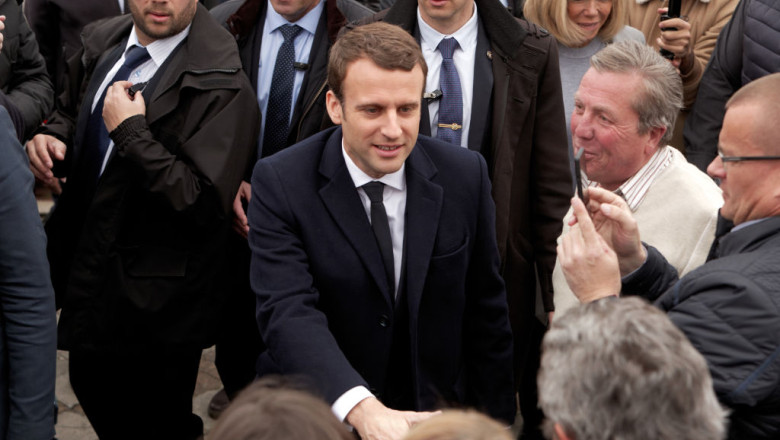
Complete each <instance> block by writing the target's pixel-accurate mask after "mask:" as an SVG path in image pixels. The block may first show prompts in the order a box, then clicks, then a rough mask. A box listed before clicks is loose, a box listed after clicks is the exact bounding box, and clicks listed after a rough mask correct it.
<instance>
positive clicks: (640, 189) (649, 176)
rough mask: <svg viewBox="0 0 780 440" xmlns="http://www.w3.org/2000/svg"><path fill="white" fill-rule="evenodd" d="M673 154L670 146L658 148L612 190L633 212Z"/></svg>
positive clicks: (670, 161)
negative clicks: (634, 172)
mask: <svg viewBox="0 0 780 440" xmlns="http://www.w3.org/2000/svg"><path fill="white" fill-rule="evenodd" d="M673 154H674V153H673V152H672V147H670V146H665V147H663V148H659V149H658V150H656V152H655V153H653V155H652V157H650V160H648V161H647V163H646V164H644V166H642V168H640V169H639V171H637V172H636V174H634V175H633V176H631V177H630V178H629V179H628V180H626V181H625V182H623V184H622V185H620V187H618V189H616V190H615V191H613V192H614V193H615V194H618V195H620V196H621V197H623V198H624V199H625V200H626V203H627V204H628V207H629V208H630V209H631V212H635V211H636V210H637V209H638V208H639V204H640V203H642V200H644V198H645V195H647V190H648V189H650V187H651V186H652V185H653V182H655V179H656V178H657V177H658V176H659V175H660V174H661V172H662V171H663V170H665V169H666V167H667V166H669V164H670V163H672V157H673ZM583 180H585V182H586V184H587V185H588V186H599V185H598V183H596V182H589V181H587V180H586V179H585V178H584V177H583Z"/></svg>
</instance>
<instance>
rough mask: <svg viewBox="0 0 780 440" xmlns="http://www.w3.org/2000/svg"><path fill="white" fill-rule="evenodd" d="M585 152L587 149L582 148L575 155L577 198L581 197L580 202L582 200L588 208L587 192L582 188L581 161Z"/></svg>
mask: <svg viewBox="0 0 780 440" xmlns="http://www.w3.org/2000/svg"><path fill="white" fill-rule="evenodd" d="M584 152H585V149H584V148H580V151H578V152H577V154H575V155H574V179H575V180H576V181H577V182H576V183H577V197H579V198H580V200H582V201H583V202H584V203H585V205H586V206H587V204H588V199H587V198H586V195H585V190H584V189H583V188H582V171H580V159H581V158H582V153H584Z"/></svg>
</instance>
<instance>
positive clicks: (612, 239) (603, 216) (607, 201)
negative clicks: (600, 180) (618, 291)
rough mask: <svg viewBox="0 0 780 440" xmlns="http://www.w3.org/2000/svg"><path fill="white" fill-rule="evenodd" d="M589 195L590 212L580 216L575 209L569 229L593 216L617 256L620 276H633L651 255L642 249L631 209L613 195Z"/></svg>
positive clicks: (592, 191) (596, 191)
mask: <svg viewBox="0 0 780 440" xmlns="http://www.w3.org/2000/svg"><path fill="white" fill-rule="evenodd" d="M588 195H589V202H588V206H587V208H588V210H587V211H583V212H581V214H580V215H578V214H577V210H576V209H575V210H574V216H573V217H572V219H571V220H570V222H569V225H570V226H573V225H575V224H577V222H578V219H579V218H582V216H587V214H589V218H590V219H591V221H592V223H593V227H594V228H595V230H596V231H597V232H598V233H599V234H600V235H601V236H602V237H603V238H604V240H605V241H606V243H607V244H608V245H609V247H610V248H612V250H614V251H615V254H617V257H618V263H619V265H620V274H621V275H627V274H629V273H631V272H633V271H634V270H636V269H637V268H639V266H641V265H642V263H644V261H645V259H647V251H646V250H645V248H644V246H642V242H641V240H640V237H639V229H638V228H637V224H636V220H635V219H634V216H633V215H632V214H631V209H629V207H628V205H627V204H626V201H625V200H623V198H622V197H620V196H618V195H617V194H615V193H613V192H612V191H607V190H604V189H602V188H588ZM572 206H574V204H573V203H572Z"/></svg>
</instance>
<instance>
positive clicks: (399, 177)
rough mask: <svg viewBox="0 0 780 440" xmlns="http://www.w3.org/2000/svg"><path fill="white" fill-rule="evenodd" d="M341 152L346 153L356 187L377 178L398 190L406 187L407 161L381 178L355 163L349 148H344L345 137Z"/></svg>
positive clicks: (348, 169) (345, 160) (346, 159)
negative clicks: (375, 176) (348, 152)
mask: <svg viewBox="0 0 780 440" xmlns="http://www.w3.org/2000/svg"><path fill="white" fill-rule="evenodd" d="M341 154H343V155H344V162H345V163H346V164H347V171H349V176H350V177H352V182H354V184H355V188H360V187H361V186H363V185H365V184H366V183H368V182H373V181H375V180H376V181H378V182H382V183H384V184H385V185H387V186H389V187H391V188H394V189H397V190H398V191H403V190H405V189H406V163H405V162H404V163H403V164H401V168H400V169H399V170H398V171H396V172H394V173H390V174H385V175H384V176H382V177H380V178H379V179H374V178H373V177H371V176H369V175H368V174H366V173H364V172H363V170H361V169H360V168H358V166H357V165H355V162H353V161H352V158H351V157H349V155H348V154H347V150H346V149H345V148H344V139H343V138H342V139H341Z"/></svg>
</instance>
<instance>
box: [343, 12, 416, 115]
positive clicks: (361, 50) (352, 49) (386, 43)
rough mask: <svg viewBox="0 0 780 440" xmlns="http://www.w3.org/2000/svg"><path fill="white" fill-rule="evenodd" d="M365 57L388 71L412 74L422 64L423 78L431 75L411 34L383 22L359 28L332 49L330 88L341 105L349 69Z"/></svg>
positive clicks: (346, 34) (349, 33) (345, 36)
mask: <svg viewBox="0 0 780 440" xmlns="http://www.w3.org/2000/svg"><path fill="white" fill-rule="evenodd" d="M361 58H367V59H369V60H371V61H372V62H373V63H374V64H376V65H377V66H379V67H381V68H383V69H387V70H404V71H407V72H409V71H411V70H412V69H414V66H417V65H419V66H420V67H421V68H422V71H423V78H425V77H426V75H427V74H428V66H427V65H426V64H425V58H423V54H422V50H421V49H420V45H419V44H417V41H415V40H414V38H413V37H412V36H411V35H409V33H408V32H406V31H405V30H403V29H402V28H400V27H398V26H395V25H392V24H387V23H382V22H377V23H371V24H367V25H363V26H358V27H356V28H355V29H353V30H351V31H349V32H347V33H345V34H344V35H342V36H341V37H340V38H339V39H338V41H336V44H334V45H333V47H332V48H331V49H330V58H329V59H328V86H330V89H331V90H332V91H333V94H335V95H336V98H338V100H339V101H340V102H343V98H344V89H343V84H344V77H345V76H347V67H348V66H349V64H350V63H352V62H354V61H357V60H359V59H361Z"/></svg>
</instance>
